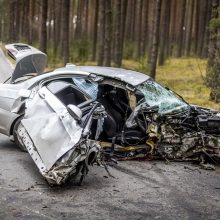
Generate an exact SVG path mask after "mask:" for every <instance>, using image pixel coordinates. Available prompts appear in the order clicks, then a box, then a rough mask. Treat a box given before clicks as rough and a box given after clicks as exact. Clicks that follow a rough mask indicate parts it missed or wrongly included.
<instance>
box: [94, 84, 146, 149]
mask: <svg viewBox="0 0 220 220" xmlns="http://www.w3.org/2000/svg"><path fill="white" fill-rule="evenodd" d="M97 101H98V102H100V103H101V104H102V105H103V106H104V107H105V110H106V112H107V117H106V118H105V120H104V126H103V132H102V134H101V136H100V140H102V141H108V142H109V141H111V142H115V143H118V144H122V145H131V144H133V145H135V144H140V143H142V142H144V141H145V137H146V134H144V133H143V132H142V131H141V130H140V129H139V128H138V127H136V128H135V129H128V128H127V127H126V125H125V123H126V121H127V119H128V117H129V116H130V114H131V113H132V109H131V106H130V102H129V96H128V92H127V90H125V89H122V88H118V87H114V86H112V85H108V84H101V85H99V86H98V94H97Z"/></svg>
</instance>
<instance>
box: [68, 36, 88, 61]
mask: <svg viewBox="0 0 220 220" xmlns="http://www.w3.org/2000/svg"><path fill="white" fill-rule="evenodd" d="M91 49H92V43H91V41H90V40H89V38H88V36H87V35H86V34H85V35H83V37H82V38H81V39H80V40H77V41H73V42H72V43H71V45H70V60H71V62H73V63H75V62H79V61H81V62H84V61H86V60H88V59H89V55H90V54H91Z"/></svg>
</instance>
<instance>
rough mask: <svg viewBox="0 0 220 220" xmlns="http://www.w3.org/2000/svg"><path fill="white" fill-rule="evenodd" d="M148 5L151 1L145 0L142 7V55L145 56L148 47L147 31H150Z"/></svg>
mask: <svg viewBox="0 0 220 220" xmlns="http://www.w3.org/2000/svg"><path fill="white" fill-rule="evenodd" d="M148 7H149V1H147V0H144V1H143V9H142V31H141V56H144V54H145V52H146V48H147V42H148V41H147V31H148V29H147V28H148Z"/></svg>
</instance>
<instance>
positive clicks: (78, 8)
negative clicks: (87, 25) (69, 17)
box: [75, 0, 82, 40]
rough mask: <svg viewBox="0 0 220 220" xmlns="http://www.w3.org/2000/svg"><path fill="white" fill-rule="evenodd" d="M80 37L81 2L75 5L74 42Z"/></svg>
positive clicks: (80, 0)
mask: <svg viewBox="0 0 220 220" xmlns="http://www.w3.org/2000/svg"><path fill="white" fill-rule="evenodd" d="M81 36H82V0H78V3H77V15H76V30H75V40H79V39H80V38H81Z"/></svg>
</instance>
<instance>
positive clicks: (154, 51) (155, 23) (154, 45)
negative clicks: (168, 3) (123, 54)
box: [148, 0, 161, 79]
mask: <svg viewBox="0 0 220 220" xmlns="http://www.w3.org/2000/svg"><path fill="white" fill-rule="evenodd" d="M160 8H161V0H154V2H153V19H152V37H151V47H150V48H151V51H150V56H149V59H148V64H149V73H150V76H151V77H152V78H153V79H155V76H156V65H157V56H158V39H159V26H160Z"/></svg>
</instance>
